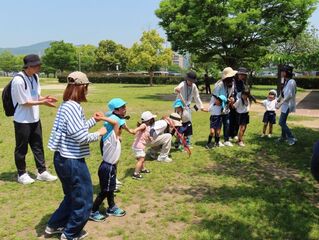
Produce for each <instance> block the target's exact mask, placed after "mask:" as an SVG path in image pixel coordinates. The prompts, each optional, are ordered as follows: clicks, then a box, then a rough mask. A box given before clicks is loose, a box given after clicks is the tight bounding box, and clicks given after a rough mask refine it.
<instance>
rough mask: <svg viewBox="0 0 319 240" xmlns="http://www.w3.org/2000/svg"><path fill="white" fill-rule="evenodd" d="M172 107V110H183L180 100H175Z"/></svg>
mask: <svg viewBox="0 0 319 240" xmlns="http://www.w3.org/2000/svg"><path fill="white" fill-rule="evenodd" d="M173 107H174V108H178V107H181V108H184V104H183V102H182V100H180V99H176V101H175V102H174V104H173Z"/></svg>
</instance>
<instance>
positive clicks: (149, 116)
mask: <svg viewBox="0 0 319 240" xmlns="http://www.w3.org/2000/svg"><path fill="white" fill-rule="evenodd" d="M156 117H157V116H156V115H154V114H153V113H151V112H150V111H146V112H143V113H142V115H141V120H142V122H147V121H149V120H151V119H152V118H156Z"/></svg>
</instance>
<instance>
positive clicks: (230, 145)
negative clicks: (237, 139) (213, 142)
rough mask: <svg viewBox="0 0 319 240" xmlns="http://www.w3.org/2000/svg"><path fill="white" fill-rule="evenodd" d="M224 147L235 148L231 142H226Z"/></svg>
mask: <svg viewBox="0 0 319 240" xmlns="http://www.w3.org/2000/svg"><path fill="white" fill-rule="evenodd" d="M224 146H226V147H232V146H234V145H233V144H232V143H231V142H230V141H226V142H224Z"/></svg>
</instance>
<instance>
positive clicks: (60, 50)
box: [42, 41, 78, 72]
mask: <svg viewBox="0 0 319 240" xmlns="http://www.w3.org/2000/svg"><path fill="white" fill-rule="evenodd" d="M42 61H43V64H45V65H46V66H47V67H49V68H53V69H55V70H60V71H61V72H63V71H65V70H70V71H73V70H75V69H77V66H78V57H77V52H76V48H75V47H74V46H73V44H72V43H65V42H64V41H56V42H52V43H51V44H50V47H49V48H47V49H45V51H44V56H43V57H42Z"/></svg>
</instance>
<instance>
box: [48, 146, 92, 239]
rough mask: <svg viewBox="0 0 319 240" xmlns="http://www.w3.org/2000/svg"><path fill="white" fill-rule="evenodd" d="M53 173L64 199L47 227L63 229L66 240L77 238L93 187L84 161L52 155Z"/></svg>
mask: <svg viewBox="0 0 319 240" xmlns="http://www.w3.org/2000/svg"><path fill="white" fill-rule="evenodd" d="M54 167H55V171H56V173H57V175H58V177H59V179H60V181H61V183H62V188H63V192H64V199H63V201H62V202H61V203H60V206H59V208H58V209H57V210H56V211H55V212H54V213H53V215H52V216H51V218H50V220H49V222H48V226H49V227H51V228H58V227H64V234H65V236H66V237H67V238H68V239H72V238H75V237H77V236H78V235H79V234H80V232H81V230H82V229H83V228H84V225H85V224H86V222H87V221H88V219H89V216H90V213H91V209H92V205H93V187H92V181H91V176H90V172H89V169H88V168H87V165H86V163H85V159H84V158H81V159H68V158H64V157H62V156H61V155H60V153H59V152H55V153H54Z"/></svg>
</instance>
